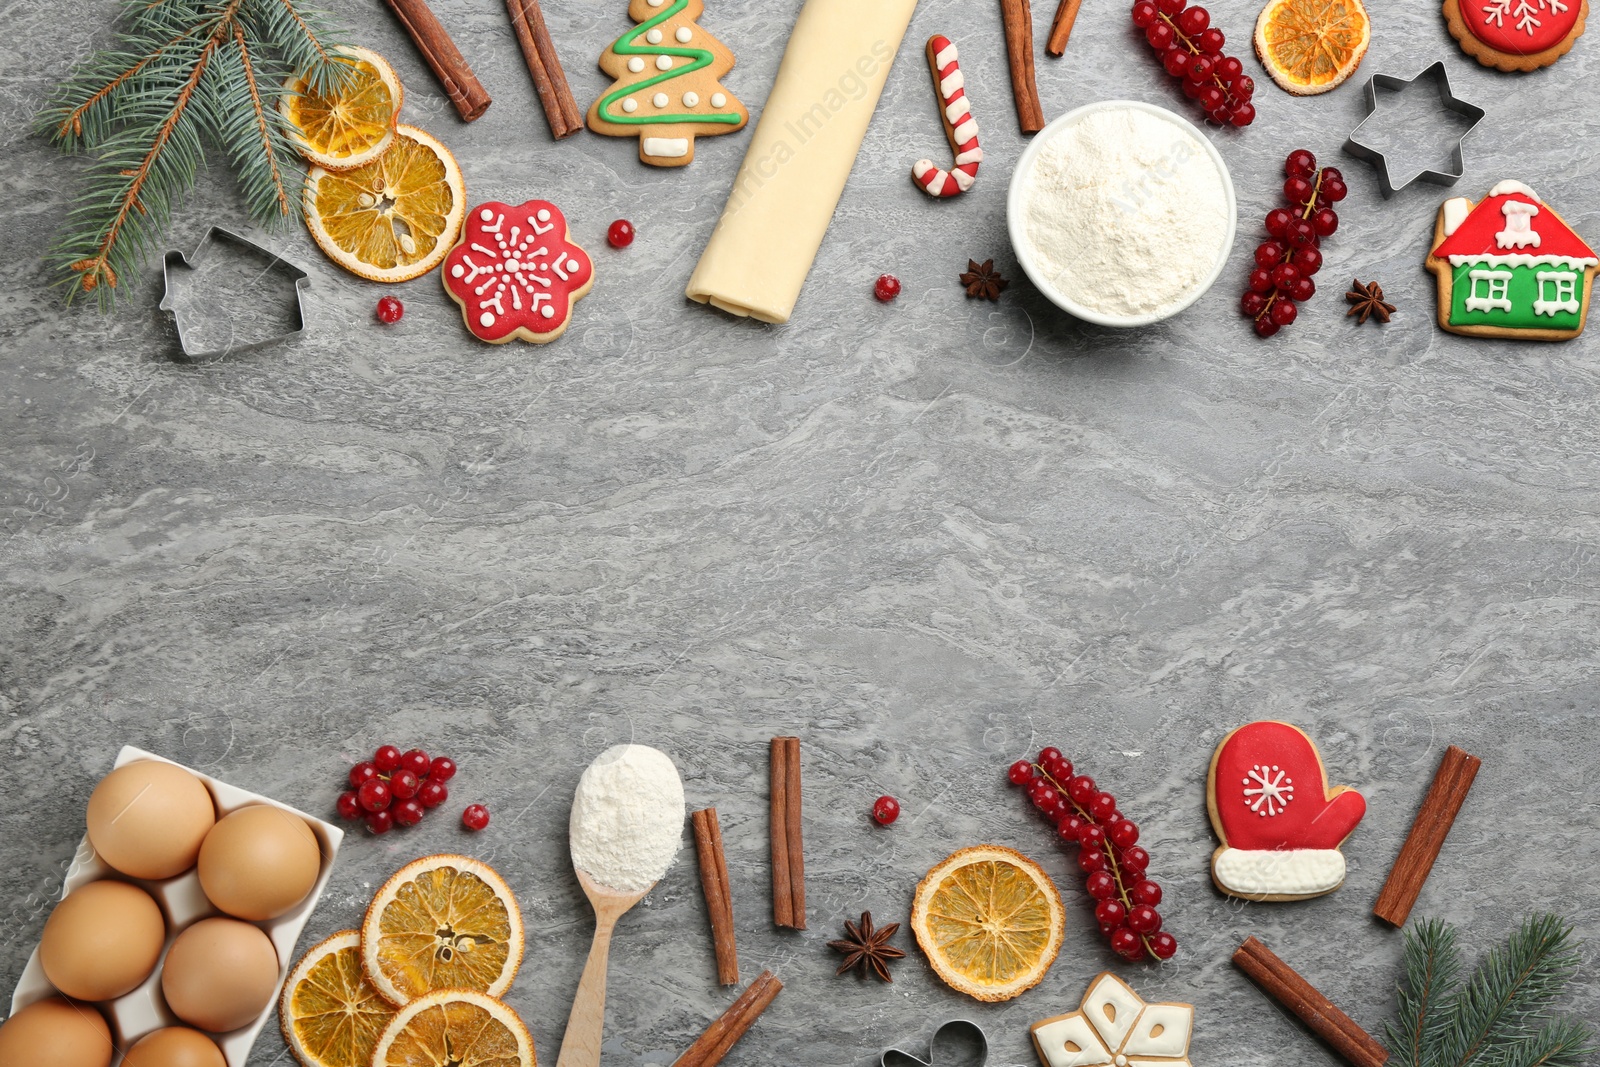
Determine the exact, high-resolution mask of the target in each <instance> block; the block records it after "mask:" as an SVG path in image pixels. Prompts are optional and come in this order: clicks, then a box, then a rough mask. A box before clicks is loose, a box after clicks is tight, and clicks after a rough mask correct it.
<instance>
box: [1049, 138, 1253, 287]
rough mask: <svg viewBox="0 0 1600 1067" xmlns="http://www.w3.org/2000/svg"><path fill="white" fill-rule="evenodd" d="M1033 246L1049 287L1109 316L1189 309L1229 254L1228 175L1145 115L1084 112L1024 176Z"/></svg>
mask: <svg viewBox="0 0 1600 1067" xmlns="http://www.w3.org/2000/svg"><path fill="white" fill-rule="evenodd" d="M1022 205H1023V206H1022V212H1023V218H1024V223H1025V225H1024V234H1025V236H1024V240H1025V241H1026V242H1027V243H1028V244H1030V245H1031V246H1032V247H1031V252H1032V255H1033V258H1034V266H1035V268H1036V269H1037V270H1038V271H1039V272H1041V273H1042V274H1043V280H1044V281H1045V282H1046V283H1047V284H1048V285H1049V286H1051V287H1053V288H1054V289H1055V290H1056V291H1057V292H1058V293H1060V294H1061V295H1063V296H1065V297H1066V298H1067V299H1068V300H1070V301H1072V302H1073V303H1076V304H1078V305H1080V306H1082V307H1084V308H1086V309H1088V310H1091V311H1096V312H1099V313H1100V314H1103V315H1111V316H1118V317H1132V316H1137V315H1152V314H1158V313H1160V312H1163V311H1167V310H1170V309H1173V308H1177V307H1180V306H1182V305H1183V304H1184V303H1185V302H1186V301H1188V300H1189V299H1190V298H1191V297H1193V296H1194V295H1195V292H1196V290H1197V289H1199V288H1200V287H1201V286H1204V285H1205V284H1206V282H1207V279H1209V278H1210V277H1211V273H1212V271H1213V270H1214V269H1215V267H1216V265H1217V260H1218V258H1219V257H1220V256H1221V255H1223V254H1224V251H1225V245H1226V244H1227V243H1228V240H1229V234H1230V226H1231V223H1232V220H1231V219H1230V218H1229V207H1228V192H1227V187H1226V185H1225V183H1224V179H1223V176H1222V175H1221V174H1220V173H1219V172H1218V169H1217V164H1216V162H1215V161H1214V160H1213V159H1212V157H1211V154H1210V153H1209V152H1208V151H1206V145H1205V143H1204V142H1202V141H1201V140H1200V139H1199V138H1198V137H1197V136H1196V135H1195V134H1194V133H1193V132H1192V131H1191V130H1190V129H1188V128H1186V127H1185V126H1182V125H1180V124H1178V123H1177V122H1173V121H1170V120H1168V119H1165V118H1163V117H1161V116H1160V115H1155V114H1151V113H1150V112H1148V111H1143V110H1140V109H1137V108H1131V107H1120V108H1108V109H1106V110H1102V111H1094V112H1090V113H1089V114H1086V115H1085V116H1084V117H1083V118H1082V119H1081V120H1079V121H1078V122H1075V123H1073V124H1071V125H1069V126H1066V127H1064V128H1062V129H1061V130H1060V131H1059V132H1058V133H1056V134H1055V135H1054V136H1053V137H1052V138H1051V139H1050V141H1049V142H1047V143H1045V144H1043V145H1041V146H1040V148H1039V152H1038V155H1037V156H1036V157H1035V159H1034V162H1033V167H1032V168H1031V170H1030V171H1029V173H1028V174H1026V175H1025V176H1024V177H1023V184H1022Z"/></svg>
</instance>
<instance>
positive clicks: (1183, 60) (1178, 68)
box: [1161, 48, 1189, 78]
mask: <svg viewBox="0 0 1600 1067" xmlns="http://www.w3.org/2000/svg"><path fill="white" fill-rule="evenodd" d="M1161 65H1162V66H1164V67H1166V68H1167V73H1168V74H1170V75H1172V76H1173V77H1174V78H1181V77H1183V75H1184V72H1185V71H1187V70H1188V69H1189V53H1188V52H1185V51H1184V50H1183V49H1181V48H1173V49H1171V50H1169V51H1168V52H1167V54H1166V55H1164V56H1162V57H1161Z"/></svg>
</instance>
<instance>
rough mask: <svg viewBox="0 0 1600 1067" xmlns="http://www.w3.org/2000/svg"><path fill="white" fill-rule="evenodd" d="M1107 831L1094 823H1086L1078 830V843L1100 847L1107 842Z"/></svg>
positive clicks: (1084, 846) (1088, 846)
mask: <svg viewBox="0 0 1600 1067" xmlns="http://www.w3.org/2000/svg"><path fill="white" fill-rule="evenodd" d="M1105 840H1106V832H1105V831H1104V830H1102V829H1101V828H1100V827H1098V826H1096V825H1095V824H1094V823H1092V822H1090V823H1084V824H1083V828H1082V829H1080V830H1079V831H1078V844H1079V845H1081V846H1082V847H1083V848H1099V847H1100V846H1101V845H1103V844H1104V843H1105Z"/></svg>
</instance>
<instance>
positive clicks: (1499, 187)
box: [1489, 178, 1539, 200]
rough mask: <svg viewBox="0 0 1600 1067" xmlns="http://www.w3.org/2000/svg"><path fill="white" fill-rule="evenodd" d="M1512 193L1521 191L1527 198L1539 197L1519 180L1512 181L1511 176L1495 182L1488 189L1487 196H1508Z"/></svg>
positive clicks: (1535, 198)
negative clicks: (1492, 186)
mask: <svg viewBox="0 0 1600 1067" xmlns="http://www.w3.org/2000/svg"><path fill="white" fill-rule="evenodd" d="M1512 193H1521V194H1522V195H1523V196H1525V197H1527V198H1528V199H1529V200H1537V199H1539V194H1538V193H1536V192H1534V191H1533V190H1532V189H1529V188H1528V187H1527V186H1526V185H1523V184H1522V183H1521V182H1519V181H1514V180H1513V179H1511V178H1507V179H1505V180H1504V181H1501V182H1496V183H1495V187H1494V188H1493V189H1490V190H1489V196H1490V197H1491V198H1492V197H1496V196H1510V195H1511V194H1512Z"/></svg>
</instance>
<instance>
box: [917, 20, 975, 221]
mask: <svg viewBox="0 0 1600 1067" xmlns="http://www.w3.org/2000/svg"><path fill="white" fill-rule="evenodd" d="M928 69H929V70H931V71H933V88H934V91H935V92H937V93H938V94H939V117H940V121H941V122H943V123H944V135H945V137H946V139H948V140H949V142H950V148H951V150H952V151H954V152H955V154H956V160H955V163H954V164H952V166H951V168H950V169H949V170H944V169H942V168H939V167H936V166H934V165H933V160H931V159H919V160H917V162H916V164H915V165H914V166H912V168H911V180H912V181H914V182H916V183H917V188H919V189H921V190H922V191H923V192H925V193H927V194H928V195H929V196H938V197H944V196H959V195H960V194H961V193H964V192H966V191H967V190H968V189H970V188H972V183H973V182H974V181H976V180H977V177H978V164H979V163H982V162H983V149H982V148H979V147H978V123H977V121H976V120H975V119H973V117H972V106H971V104H970V102H969V101H968V100H967V88H966V77H965V76H964V75H963V74H962V73H961V57H960V55H959V54H958V53H957V52H956V46H955V42H954V41H952V40H950V38H948V37H946V36H944V35H943V34H939V33H936V34H934V35H933V36H932V37H929V38H928Z"/></svg>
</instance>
